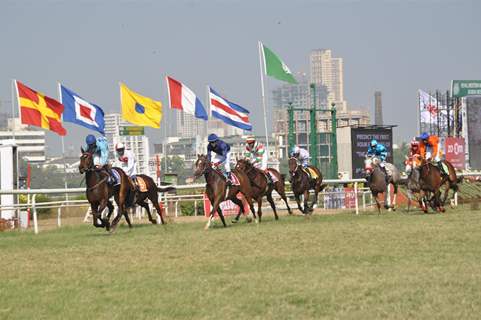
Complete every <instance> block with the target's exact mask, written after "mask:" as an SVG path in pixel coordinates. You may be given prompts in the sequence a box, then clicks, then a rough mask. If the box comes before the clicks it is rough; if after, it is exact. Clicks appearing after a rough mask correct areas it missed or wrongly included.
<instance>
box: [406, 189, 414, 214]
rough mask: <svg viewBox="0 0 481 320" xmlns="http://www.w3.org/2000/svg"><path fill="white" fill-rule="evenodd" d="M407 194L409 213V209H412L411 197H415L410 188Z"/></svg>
mask: <svg viewBox="0 0 481 320" xmlns="http://www.w3.org/2000/svg"><path fill="white" fill-rule="evenodd" d="M407 195H408V213H409V210H410V209H411V199H412V197H413V193H412V191H411V190H409V189H408V190H407Z"/></svg>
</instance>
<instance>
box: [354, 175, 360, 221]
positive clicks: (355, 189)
mask: <svg viewBox="0 0 481 320" xmlns="http://www.w3.org/2000/svg"><path fill="white" fill-rule="evenodd" d="M354 203H355V204H356V214H359V202H358V200H357V182H354Z"/></svg>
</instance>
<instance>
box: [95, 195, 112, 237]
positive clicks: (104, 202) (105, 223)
mask: <svg viewBox="0 0 481 320" xmlns="http://www.w3.org/2000/svg"><path fill="white" fill-rule="evenodd" d="M109 202H110V201H109V200H108V199H107V200H102V201H101V202H100V205H99V206H98V208H97V213H98V214H99V217H100V218H99V219H100V220H101V221H102V225H103V226H105V229H106V230H107V231H109V230H110V222H109V218H108V217H105V219H102V212H103V211H104V209H105V208H106V207H107V204H108V203H109ZM109 212H110V208H109Z"/></svg>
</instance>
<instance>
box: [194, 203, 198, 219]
mask: <svg viewBox="0 0 481 320" xmlns="http://www.w3.org/2000/svg"><path fill="white" fill-rule="evenodd" d="M197 213H198V212H197V200H194V216H196V217H197Z"/></svg>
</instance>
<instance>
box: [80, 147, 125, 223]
mask: <svg viewBox="0 0 481 320" xmlns="http://www.w3.org/2000/svg"><path fill="white" fill-rule="evenodd" d="M81 151H82V155H81V156H80V165H79V172H80V173H81V174H83V173H85V174H86V177H85V182H86V185H87V190H86V196H87V200H88V201H89V203H90V207H91V209H92V215H93V224H94V226H95V227H97V228H104V227H105V228H106V229H107V231H109V230H110V231H114V230H115V228H116V227H117V224H118V222H119V220H120V218H121V216H122V215H123V216H124V217H125V220H127V223H128V225H129V227H130V228H132V224H131V223H130V218H129V215H128V213H127V202H128V198H129V195H130V194H131V192H133V189H132V185H131V183H130V182H129V177H128V176H127V175H126V174H125V172H124V171H123V170H122V169H120V168H112V170H115V171H116V172H117V173H118V174H119V176H120V185H117V186H111V185H110V184H109V183H108V180H109V175H108V173H107V172H106V170H105V169H102V168H95V166H94V161H93V154H92V153H90V152H85V151H84V150H83V149H81ZM112 196H114V199H115V202H116V203H117V206H118V208H119V209H118V210H119V212H118V213H117V215H116V217H115V218H114V220H113V221H112V224H110V222H109V219H110V216H111V214H112V212H113V210H114V207H113V205H112V203H111V202H110V198H111V197H112ZM106 207H108V208H109V213H108V215H107V217H106V218H105V219H102V211H104V209H105V208H106ZM99 221H100V223H99Z"/></svg>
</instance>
